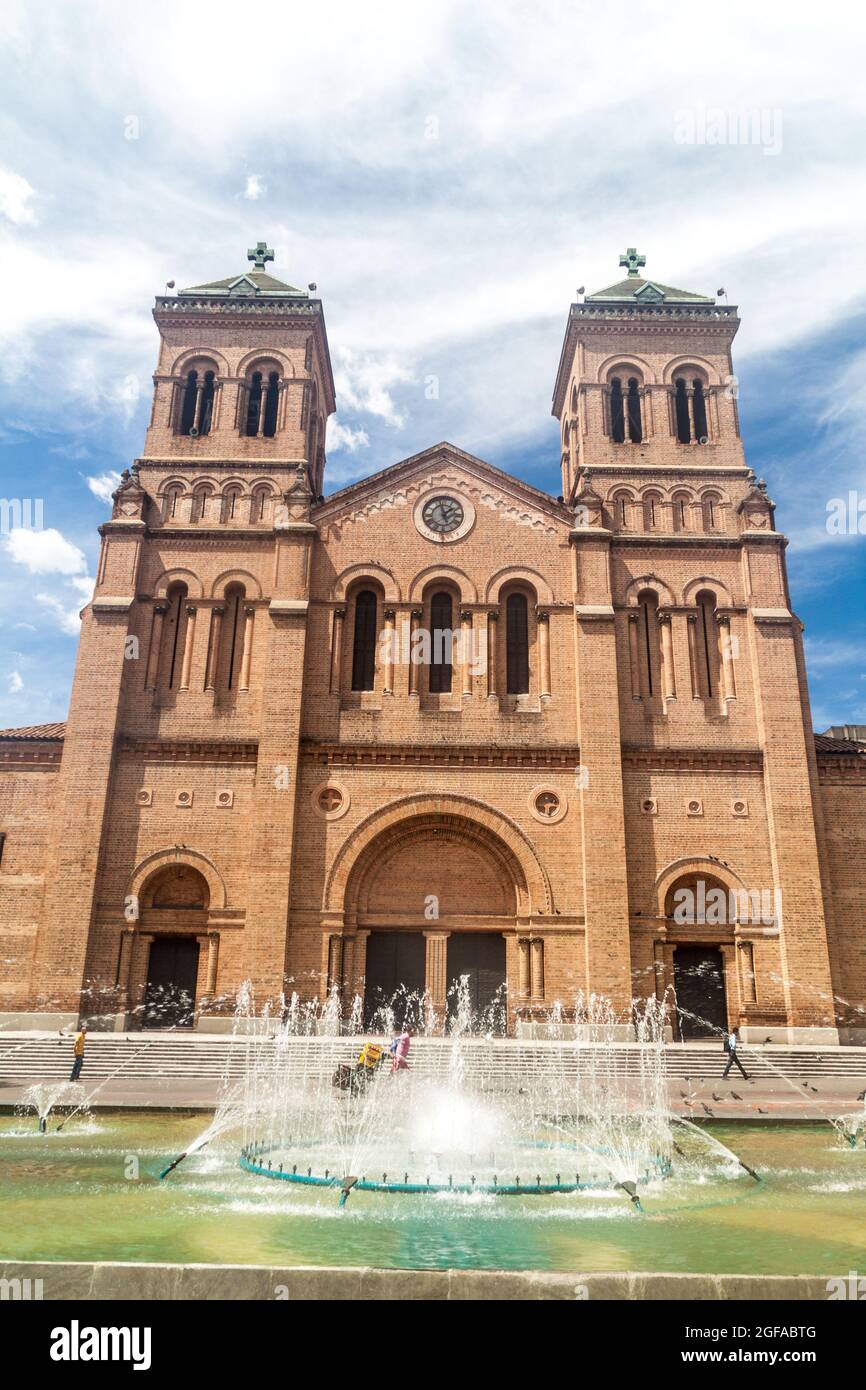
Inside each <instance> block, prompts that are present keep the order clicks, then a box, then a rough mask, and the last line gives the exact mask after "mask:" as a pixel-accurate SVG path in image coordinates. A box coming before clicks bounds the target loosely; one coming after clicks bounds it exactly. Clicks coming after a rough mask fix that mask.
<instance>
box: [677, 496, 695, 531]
mask: <svg viewBox="0 0 866 1390" xmlns="http://www.w3.org/2000/svg"><path fill="white" fill-rule="evenodd" d="M690 500H691V499H690V498H689V496H688V493H685V492H675V493H674V497H673V513H674V530H675V531H688V529H689V505H690Z"/></svg>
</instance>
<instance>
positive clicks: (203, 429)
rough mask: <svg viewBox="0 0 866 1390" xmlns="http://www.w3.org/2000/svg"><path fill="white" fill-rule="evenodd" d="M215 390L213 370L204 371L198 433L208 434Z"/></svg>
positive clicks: (211, 422) (211, 420)
mask: <svg viewBox="0 0 866 1390" xmlns="http://www.w3.org/2000/svg"><path fill="white" fill-rule="evenodd" d="M215 390H216V386H215V378H214V374H213V372H205V374H204V389H203V390H202V393H201V410H200V411H199V419H198V432H199V434H210V428H211V425H212V424H213V403H214V392H215Z"/></svg>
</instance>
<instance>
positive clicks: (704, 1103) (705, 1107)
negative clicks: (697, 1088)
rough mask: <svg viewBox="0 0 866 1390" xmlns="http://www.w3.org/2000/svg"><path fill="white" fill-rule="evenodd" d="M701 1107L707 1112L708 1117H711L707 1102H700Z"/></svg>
mask: <svg viewBox="0 0 866 1390" xmlns="http://www.w3.org/2000/svg"><path fill="white" fill-rule="evenodd" d="M701 1105H702V1106H703V1107H704V1109H705V1110H706V1112H707V1114H708V1115H712V1113H713V1112H712V1110H711V1109H710V1107H709V1106H708V1105H707V1102H706V1101H705V1100H702V1101H701Z"/></svg>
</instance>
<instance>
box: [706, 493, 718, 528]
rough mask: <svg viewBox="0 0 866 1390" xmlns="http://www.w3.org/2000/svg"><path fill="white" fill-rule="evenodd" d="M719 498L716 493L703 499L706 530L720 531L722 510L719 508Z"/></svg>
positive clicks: (707, 494)
mask: <svg viewBox="0 0 866 1390" xmlns="http://www.w3.org/2000/svg"><path fill="white" fill-rule="evenodd" d="M719 500H720V499H719V497H718V495H717V494H716V493H714V492H708V493H706V494H705V496H704V497H703V498H702V499H701V508H702V510H703V514H704V530H706V531H718V529H719V524H720V520H721V509H720V507H719Z"/></svg>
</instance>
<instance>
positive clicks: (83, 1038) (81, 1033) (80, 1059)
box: [69, 1023, 87, 1081]
mask: <svg viewBox="0 0 866 1390" xmlns="http://www.w3.org/2000/svg"><path fill="white" fill-rule="evenodd" d="M86 1042H87V1024H86V1023H82V1025H81V1027H80V1028H79V1030H78V1032H77V1033H76V1035H75V1046H74V1047H73V1049H72V1073H71V1075H70V1077H69V1080H70V1081H77V1080H78V1078H79V1076H80V1075H81V1068H82V1067H83V1066H84V1044H85V1043H86Z"/></svg>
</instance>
